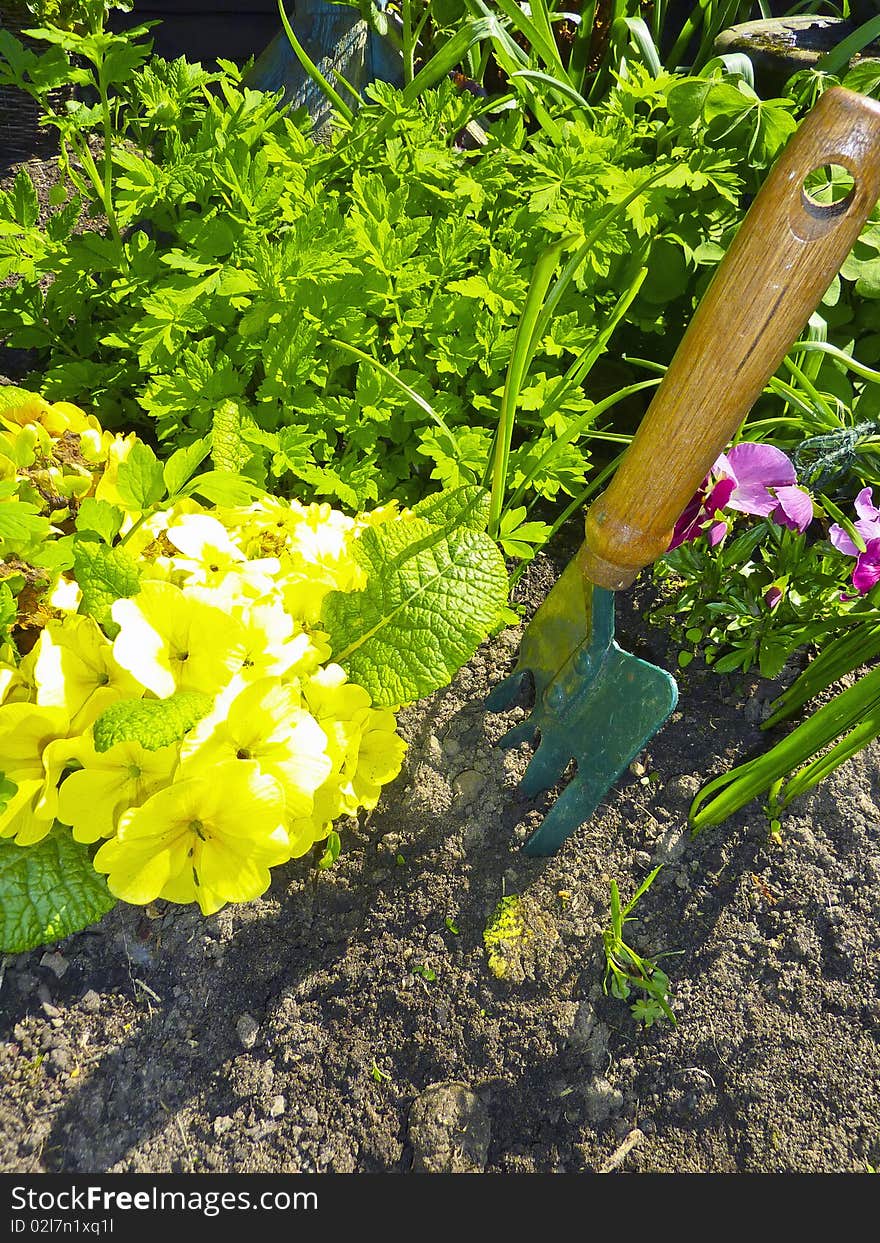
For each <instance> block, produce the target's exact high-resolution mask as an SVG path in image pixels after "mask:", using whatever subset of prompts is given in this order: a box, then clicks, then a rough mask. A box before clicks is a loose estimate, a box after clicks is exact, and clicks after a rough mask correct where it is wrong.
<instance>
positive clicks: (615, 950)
mask: <svg viewBox="0 0 880 1243" xmlns="http://www.w3.org/2000/svg"><path fill="white" fill-rule="evenodd" d="M659 871H660V868H659V867H657V868H654V870H653V871H652V872H651V873H649V875H648V876H646V877H645V879H644V880H643V881H642V883H641V885H639V887H638V889H637V890H636V891H635V893H634V894H633V896H632V898H631V899H630V901H629V902H628V903H627V905H626V906H625V907H621V905H620V891H619V889H618V887H617V881H616V880H612V881H611V886H610V888H611V918H610V920H609V923H608V926H607V928H606V929H605V930H604V932H603V933H602V944H603V947H604V950H605V978H604V980H603V984H602V987H603V989H604V991H605V992H606V993H608V992H610V993H611V995H612V996H614V997H619V998H620V999H621V1000H622V1001H627V1000H629V998H630V997H631V996H632V993H633V990H635V991H636V993H638V994H640V996H638V997H637V998H636V1000H635V1001H634V1002H633V1003H632V1004H631V1006H630V1010H631V1012H632V1016H633V1018H634V1019H635V1020H636V1022H637V1023H640V1024H641V1025H642V1026H643V1027H650V1026H651V1025H652V1024H653V1023H655V1022H656V1021H657V1020H658V1019H661V1018H666V1019H668V1020H669V1022H670V1023H674V1022H675V1015H674V1014H673V1013H672V1008H671V1006H670V1004H669V976H668V975H666V973H665V972H664V971H661V970H660V968H659V967H658V966H657V963H656V962H655V961H654V960H653V959H651V958H646V957H643V956H642V955H640V954H637V953H636V951H635V950H634V949H633V948H632V946H630V945H627V943H626V941H625V940H624V930H625V928H626V925H627V924H628V923H630V922H631V921H632V919H633V918H634V916H633V914H632V912H633V910H634V909H635V906H636V903H637V902H638V901H639V899H640V898H641V897H642V895H643V894H644V893H646V892H647V890H648V889H650V887H651V885H653V883H654V881H655V880H656V878H657V874H658V872H659ZM658 957H659V955H658ZM663 957H668V955H663Z"/></svg>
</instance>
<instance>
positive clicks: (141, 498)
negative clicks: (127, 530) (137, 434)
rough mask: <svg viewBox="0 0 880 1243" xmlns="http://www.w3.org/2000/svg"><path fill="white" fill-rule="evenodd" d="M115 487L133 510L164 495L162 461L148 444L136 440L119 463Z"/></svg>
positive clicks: (139, 508)
mask: <svg viewBox="0 0 880 1243" xmlns="http://www.w3.org/2000/svg"><path fill="white" fill-rule="evenodd" d="M116 488H117V491H118V492H119V495H120V496H121V498H122V502H123V504H124V505H125V506H126V507H127V508H128V509H131V510H133V511H134V512H135V513H142V512H143V511H144V510H145V509H149V508H150V507H151V506H153V505H156V504H157V503H158V502H159V501H161V500H162V498H163V497H164V496H165V480H164V478H163V474H162V464H161V462H160V461H159V460H158V458H157V457H156V455H155V453H154V452H153V450H152V449H151V448H150V446H149V445H145V444H144V442H143V441H142V440H136V441H135V442H134V444H133V445H132V447H131V452H130V453H129V455H128V457H127V458H126V459H125V461H124V462H121V463H120V465H119V471H118V473H117V476H116Z"/></svg>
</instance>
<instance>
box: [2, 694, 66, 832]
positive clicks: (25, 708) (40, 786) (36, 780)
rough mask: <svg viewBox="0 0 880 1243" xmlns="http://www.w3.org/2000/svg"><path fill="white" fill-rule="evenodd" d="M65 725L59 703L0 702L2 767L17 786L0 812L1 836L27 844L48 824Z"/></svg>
mask: <svg viewBox="0 0 880 1243" xmlns="http://www.w3.org/2000/svg"><path fill="white" fill-rule="evenodd" d="M69 725H70V720H69V717H68V715H67V713H66V712H65V711H64V709H63V708H41V707H37V706H35V705H34V704H29V703H7V704H3V706H2V707H0V757H2V764H3V772H4V774H5V776H6V777H7V778H8V779H9V780H10V781H12V782H13V783H14V784H15V785H16V786H17V787H18V788H17V790H16V792H15V794H14V795H13V796H12V797H11V798H10V799H9V801H8V802H7V804H6V806H5V808H4V809H3V811H2V812H0V837H14V838H15V840H16V842H17V843H18V844H19V845H20V846H30V845H32V844H33V843H34V842H38V841H40V839H41V838H43V837H45V836H46V834H47V833H48V832H49V830H50V829H51V827H52V821H53V820H54V818H55V812H56V810H57V806H58V789H57V786H58V780H59V778H60V776H61V774H62V772H63V771H64V767H65V764H66V762H67V754H68V752H69V748H70V740H69V739H68V738H67V732H68V729H69Z"/></svg>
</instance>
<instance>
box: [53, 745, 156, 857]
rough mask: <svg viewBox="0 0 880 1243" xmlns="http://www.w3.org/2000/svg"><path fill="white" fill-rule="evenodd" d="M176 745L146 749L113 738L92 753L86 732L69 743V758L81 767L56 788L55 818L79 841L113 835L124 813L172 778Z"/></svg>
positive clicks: (92, 746) (92, 840) (137, 805)
mask: <svg viewBox="0 0 880 1243" xmlns="http://www.w3.org/2000/svg"><path fill="white" fill-rule="evenodd" d="M179 753H180V748H179V746H178V745H177V743H174V744H172V745H171V746H168V747H159V748H158V750H156V751H148V750H147V749H146V748H145V747H142V746H141V744H140V743H139V742H117V743H116V744H115V745H114V746H112V747H109V748H108V750H106V751H96V750H95V744H94V741H93V740H92V738H91V737H90V735H88V734H86V735H84V736H83V737H82V738H79V739H77V740H76V742H75V743H74V744H73V745H72V746H71V747H70V751H69V759H70V760H75V761H77V762H78V763H79V764H81V765H82V767H81V768H79V769H77V770H76V771H75V772H72V773H69V774H68V776H67V777H65V779H64V781H62V783H61V787H60V789H59V791H58V812H57V816H58V819H59V820H60V821H61V822H62V824H69V825H70V826H71V827H72V829H73V836H74V838H75V839H76V840H77V841H78V842H96V841H97V840H98V838H100V837H112V836H113V834H114V833H115V832H116V824H117V821H118V820H119V817H120V816H121V815H122V813H123V812H125V811H128V810H129V809H130V808H132V807H140V805H141V804H142V803H144V802H146V800H147V799H148V798H149V797H150V795H152V794H155V793H156V791H157V790H161V789H162V788H163V787H164V786H167V785H168V784H169V782H170V781H171V777H172V774H173V772H174V769H175V768H176V766H177V762H178V759H179Z"/></svg>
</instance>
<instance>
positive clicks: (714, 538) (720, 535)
mask: <svg viewBox="0 0 880 1243" xmlns="http://www.w3.org/2000/svg"><path fill="white" fill-rule="evenodd" d="M726 534H727V523H726V522H713V523H712V525H711V526H710V527H709V530H708V531H707V535H708V537H709V547H710V548H715V547H717V545H718V544H720V543H721V541H722V540H723V539H724V537H725V535H726Z"/></svg>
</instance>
